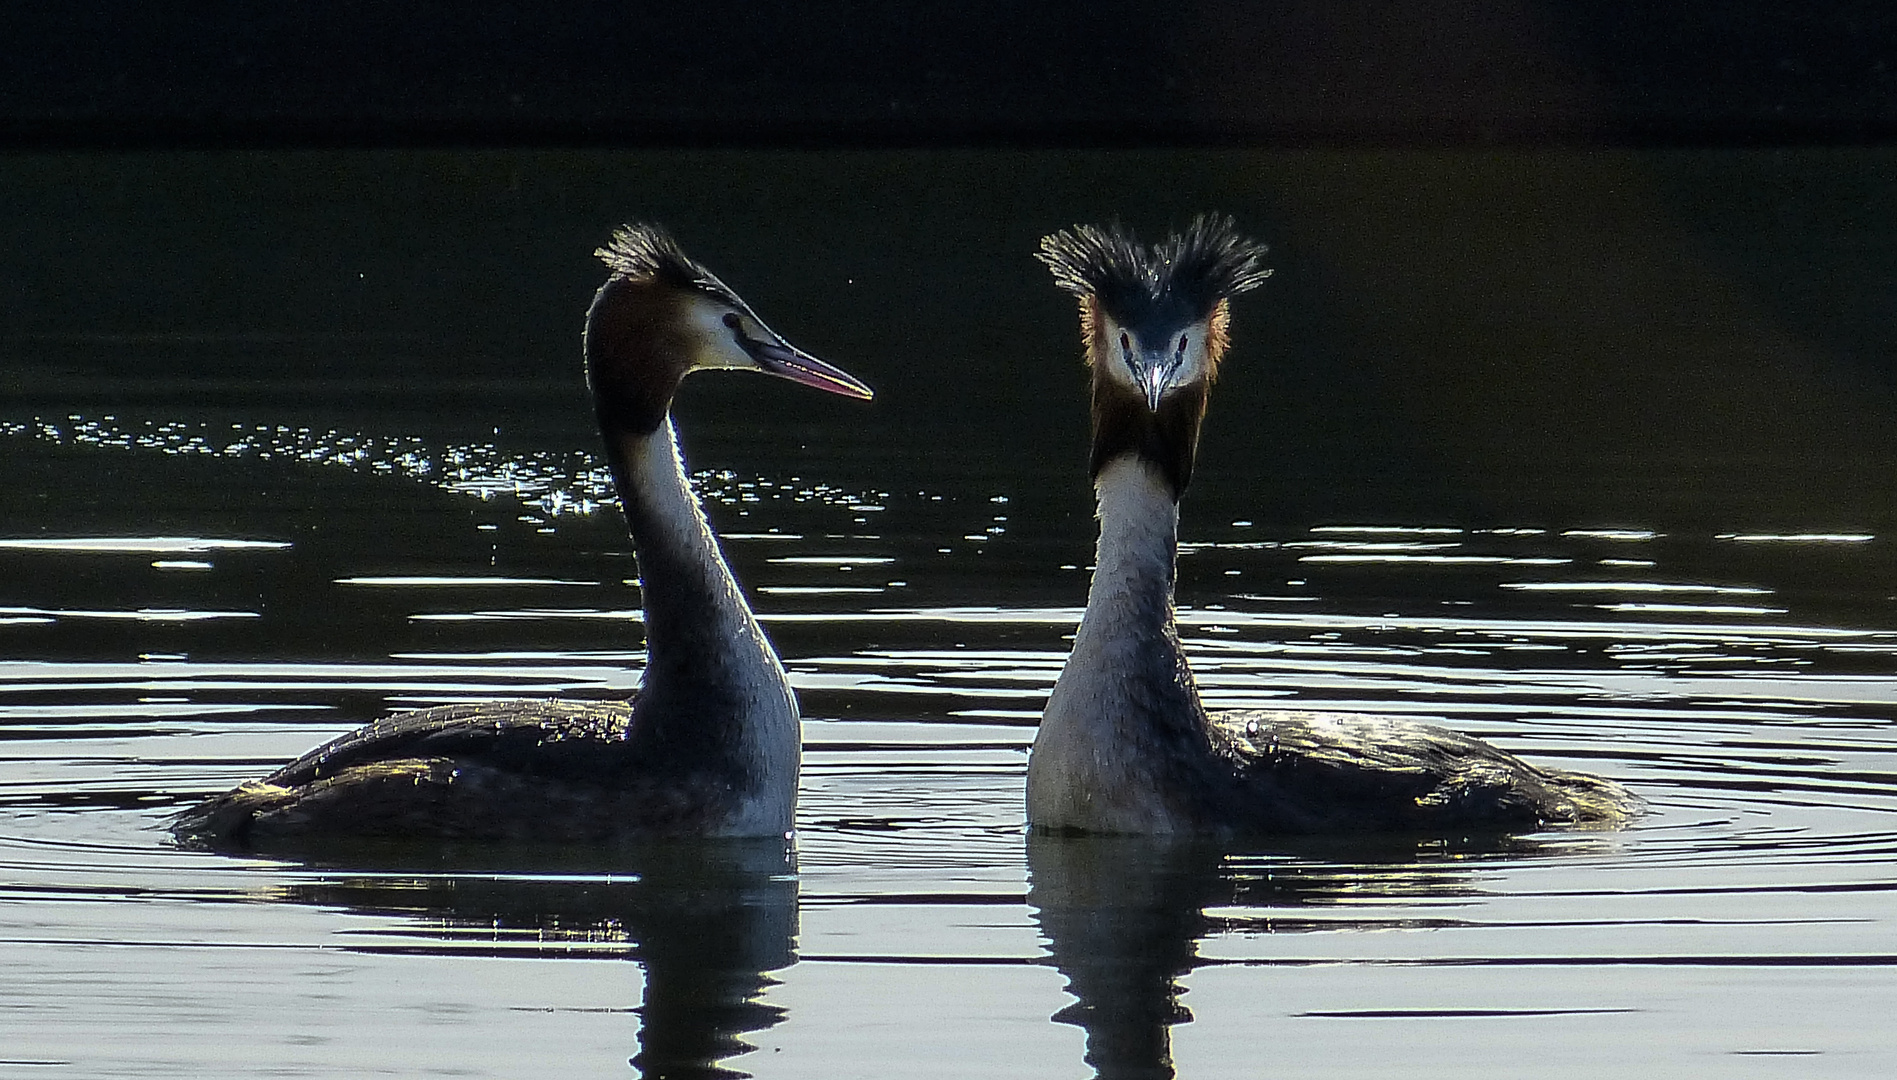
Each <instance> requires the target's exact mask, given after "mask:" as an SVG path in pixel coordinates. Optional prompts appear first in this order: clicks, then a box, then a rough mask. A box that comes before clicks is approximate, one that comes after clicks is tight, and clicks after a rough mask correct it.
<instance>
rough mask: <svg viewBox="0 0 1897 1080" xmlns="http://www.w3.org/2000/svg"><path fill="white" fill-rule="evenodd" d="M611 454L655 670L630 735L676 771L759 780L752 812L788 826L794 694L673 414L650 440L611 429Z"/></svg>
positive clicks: (794, 755)
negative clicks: (689, 462)
mask: <svg viewBox="0 0 1897 1080" xmlns="http://www.w3.org/2000/svg"><path fill="white" fill-rule="evenodd" d="M607 451H608V456H609V458H611V459H612V464H613V472H614V479H615V480H616V481H617V482H618V486H619V494H620V501H621V503H622V504H623V506H624V509H625V513H626V522H627V525H628V527H629V528H630V529H631V532H632V542H633V548H634V550H635V551H636V552H637V553H638V558H639V582H640V595H641V598H642V604H643V607H644V609H645V610H644V618H645V632H646V671H645V679H644V683H643V685H642V686H641V687H640V691H639V698H638V701H637V703H636V705H635V710H636V712H635V715H636V719H635V722H634V726H633V732H632V735H631V738H632V739H634V740H637V741H644V742H647V743H649V744H651V745H652V746H653V747H654V748H655V749H656V750H657V752H659V753H661V754H663V755H664V757H665V758H666V759H667V760H668V761H675V762H677V763H678V771H681V772H684V771H689V770H692V769H701V768H702V769H707V770H712V771H717V772H732V773H735V774H737V775H739V776H741V777H743V778H744V779H745V781H746V782H748V783H750V784H755V786H756V788H757V790H758V793H759V794H758V804H757V805H756V806H754V807H751V808H750V809H749V810H748V811H747V813H754V814H756V815H761V816H762V818H766V819H769V820H772V821H774V820H777V819H781V820H782V828H783V829H785V830H788V829H789V828H790V827H791V808H792V804H793V802H794V800H795V795H796V786H797V784H796V777H797V760H798V751H799V743H800V731H799V724H798V716H797V702H796V698H795V697H794V696H793V695H792V694H791V691H790V684H789V681H788V680H787V679H786V678H785V676H784V668H783V665H782V664H780V663H779V662H778V659H777V652H776V650H774V649H772V648H771V644H770V642H769V641H768V640H766V639H765V637H764V632H763V630H762V629H760V628H759V626H758V624H757V620H756V619H755V618H754V617H753V616H752V614H751V607H750V605H749V604H747V603H745V600H744V595H743V594H742V593H741V592H739V590H738V583H737V581H736V580H734V579H733V578H732V576H731V570H730V568H729V567H728V566H726V565H725V560H724V556H723V554H722V553H721V552H720V551H719V550H718V541H717V539H716V538H715V537H714V536H713V535H712V531H711V525H710V523H709V522H707V521H706V519H705V512H704V509H703V508H702V507H701V506H700V505H699V503H698V498H697V496H695V495H694V494H693V493H692V489H691V483H690V481H689V480H688V479H687V477H686V475H685V466H684V462H683V461H682V460H681V459H680V457H679V452H678V439H677V436H676V434H675V432H674V431H673V427H672V421H671V418H670V417H669V416H668V417H667V418H666V420H665V422H664V423H663V424H661V425H660V426H659V427H658V428H657V429H656V430H654V431H652V432H649V433H645V434H637V433H631V432H623V431H619V432H614V431H609V432H608V434H607ZM748 824H752V825H755V824H757V823H756V822H750V823H748ZM768 828H769V826H768V824H767V825H766V826H765V828H764V829H762V830H758V829H749V828H747V829H744V830H742V831H768Z"/></svg>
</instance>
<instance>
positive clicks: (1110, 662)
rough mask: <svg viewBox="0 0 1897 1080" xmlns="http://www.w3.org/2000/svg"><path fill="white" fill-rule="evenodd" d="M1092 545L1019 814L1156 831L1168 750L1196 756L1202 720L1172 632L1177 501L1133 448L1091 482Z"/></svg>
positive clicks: (1058, 822) (1043, 820)
mask: <svg viewBox="0 0 1897 1080" xmlns="http://www.w3.org/2000/svg"><path fill="white" fill-rule="evenodd" d="M1094 488H1095V491H1096V493H1097V495H1098V497H1099V514H1100V545H1099V549H1098V554H1097V556H1096V559H1095V568H1094V574H1093V587H1092V589H1091V590H1090V591H1089V592H1088V594H1087V610H1086V614H1084V615H1083V616H1082V617H1081V620H1080V629H1079V630H1078V631H1077V632H1076V633H1075V635H1074V649H1073V653H1072V654H1071V655H1069V656H1068V658H1067V664H1066V666H1065V667H1063V668H1062V669H1061V673H1060V678H1059V679H1057V680H1056V681H1055V683H1054V690H1053V693H1052V694H1051V695H1050V696H1049V697H1048V701H1047V710H1046V712H1045V714H1044V715H1043V716H1042V719H1041V727H1040V731H1039V732H1038V733H1037V734H1036V736H1035V740H1034V750H1033V754H1032V755H1031V757H1030V759H1029V762H1028V820H1029V822H1030V823H1032V824H1033V825H1035V826H1036V827H1039V828H1082V829H1088V830H1092V831H1107V832H1114V831H1124V832H1163V831H1167V825H1166V822H1167V821H1169V820H1170V819H1171V817H1172V815H1173V809H1172V807H1171V805H1170V801H1169V800H1168V799H1167V798H1166V797H1165V794H1164V787H1165V785H1164V783H1163V782H1162V781H1160V780H1158V779H1157V776H1158V775H1159V774H1160V773H1163V772H1164V771H1165V769H1166V763H1167V761H1168V760H1170V759H1173V758H1175V757H1177V756H1178V755H1186V756H1187V757H1189V758H1193V759H1198V758H1202V757H1203V756H1204V755H1205V754H1207V753H1208V752H1209V751H1208V735H1207V722H1206V718H1205V712H1204V709H1203V708H1202V707H1201V706H1200V704H1199V695H1198V688H1197V687H1196V686H1195V685H1194V684H1193V681H1192V672H1191V670H1190V669H1189V668H1188V667H1187V666H1186V660H1185V654H1184V652H1183V651H1182V650H1181V649H1180V646H1179V638H1178V635H1177V632H1176V631H1175V630H1174V627H1173V607H1172V590H1173V565H1174V559H1175V557H1176V555H1177V549H1178V528H1179V508H1178V506H1177V504H1175V503H1174V502H1173V498H1172V491H1171V488H1170V487H1169V486H1168V485H1167V483H1166V480H1165V478H1164V477H1163V476H1162V475H1161V473H1160V472H1159V470H1157V469H1155V468H1154V467H1153V466H1152V465H1150V464H1148V463H1146V462H1145V461H1142V460H1141V459H1140V457H1139V456H1138V455H1136V454H1127V455H1123V456H1121V457H1118V458H1115V459H1114V460H1113V461H1111V462H1109V463H1108V464H1107V465H1106V466H1105V467H1104V468H1102V469H1101V470H1100V473H1099V475H1098V476H1097V477H1096V478H1095V480H1094Z"/></svg>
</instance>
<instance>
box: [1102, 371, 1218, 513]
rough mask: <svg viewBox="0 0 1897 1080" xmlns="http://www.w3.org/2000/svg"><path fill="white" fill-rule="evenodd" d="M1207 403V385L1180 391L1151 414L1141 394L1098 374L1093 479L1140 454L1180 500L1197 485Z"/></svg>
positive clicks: (1169, 395) (1167, 396)
mask: <svg viewBox="0 0 1897 1080" xmlns="http://www.w3.org/2000/svg"><path fill="white" fill-rule="evenodd" d="M1205 401H1206V394H1205V387H1204V386H1203V385H1199V386H1187V387H1181V388H1180V389H1178V390H1175V391H1173V392H1172V393H1170V394H1167V395H1166V396H1165V397H1164V398H1162V399H1160V402H1159V410H1158V411H1157V412H1149V411H1148V410H1147V408H1146V401H1145V399H1144V398H1142V397H1141V396H1140V395H1139V394H1138V392H1136V391H1134V390H1131V389H1129V388H1127V387H1123V386H1119V385H1117V384H1113V383H1109V382H1108V381H1107V380H1106V379H1105V378H1104V377H1101V376H1099V375H1098V374H1096V376H1095V377H1094V381H1093V462H1092V466H1091V468H1092V475H1094V476H1095V477H1098V476H1099V475H1100V470H1101V469H1104V468H1106V466H1107V463H1108V462H1110V461H1112V460H1113V459H1115V458H1117V457H1120V456H1122V455H1125V454H1137V455H1139V456H1140V458H1142V459H1144V460H1145V461H1147V462H1148V463H1150V464H1151V465H1153V467H1155V468H1157V469H1158V470H1159V472H1160V475H1162V476H1164V477H1165V478H1166V483H1167V485H1168V486H1169V487H1170V488H1171V489H1172V497H1173V501H1175V502H1177V501H1178V500H1179V497H1180V496H1182V495H1184V494H1185V492H1186V485H1187V484H1188V483H1190V482H1191V481H1192V462H1193V458H1194V457H1195V456H1196V455H1197V453H1198V449H1199V425H1200V422H1201V421H1203V420H1204V419H1205Z"/></svg>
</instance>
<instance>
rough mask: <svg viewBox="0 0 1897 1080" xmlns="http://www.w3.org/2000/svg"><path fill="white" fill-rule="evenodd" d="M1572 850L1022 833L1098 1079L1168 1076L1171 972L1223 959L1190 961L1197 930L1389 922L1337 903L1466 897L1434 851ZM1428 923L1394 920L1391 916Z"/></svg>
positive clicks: (1201, 935)
mask: <svg viewBox="0 0 1897 1080" xmlns="http://www.w3.org/2000/svg"><path fill="white" fill-rule="evenodd" d="M1577 842H1579V841H1577ZM1572 850H1573V848H1572V846H1571V845H1568V846H1563V845H1559V844H1549V843H1543V842H1539V841H1536V840H1534V839H1530V838H1522V837H1504V836H1496V837H1493V838H1479V839H1469V840H1461V841H1457V842H1455V843H1453V844H1448V843H1446V842H1443V841H1435V840H1416V839H1410V838H1403V837H1359V838H1340V839H1336V840H1328V839H1310V840H1301V841H1299V842H1298V843H1297V844H1296V846H1294V847H1289V848H1283V849H1281V850H1280V851H1277V852H1273V853H1271V854H1254V853H1252V852H1250V851H1243V852H1241V851H1236V850H1234V849H1230V848H1222V847H1219V846H1216V845H1213V844H1208V843H1204V842H1195V841H1190V840H1176V839H1166V838H1163V837H1139V836H1062V835H1030V836H1029V837H1028V873H1029V886H1028V906H1029V907H1030V908H1031V909H1032V911H1033V914H1034V917H1035V919H1036V920H1037V921H1038V922H1039V924H1040V928H1041V935H1042V937H1043V938H1044V939H1045V943H1046V946H1047V950H1048V952H1049V954H1050V957H1051V959H1052V961H1053V964H1054V967H1055V969H1056V970H1058V971H1059V972H1060V973H1061V974H1062V975H1063V976H1065V977H1066V979H1067V992H1068V993H1070V994H1072V995H1073V996H1074V998H1075V999H1076V1000H1075V1002H1074V1004H1072V1005H1069V1006H1068V1007H1067V1008H1065V1009H1062V1010H1061V1011H1060V1012H1057V1013H1055V1014H1054V1017H1053V1018H1054V1019H1055V1020H1056V1021H1059V1022H1061V1023H1068V1024H1073V1025H1076V1026H1077V1027H1080V1028H1081V1029H1083V1030H1084V1031H1085V1032H1086V1035H1087V1052H1086V1061H1087V1064H1089V1065H1091V1066H1093V1068H1094V1071H1095V1075H1096V1076H1098V1077H1100V1078H1101V1080H1169V1078H1171V1077H1172V1076H1173V1075H1174V1070H1173V1062H1172V1032H1171V1029H1172V1027H1173V1026H1174V1025H1175V1024H1185V1023H1190V1022H1191V1021H1192V1013H1191V1011H1190V1010H1189V1009H1187V1008H1186V1006H1185V1005H1184V1004H1182V1003H1181V1002H1180V997H1181V996H1182V995H1183V994H1184V993H1185V989H1184V988H1183V987H1182V986H1180V984H1179V980H1180V979H1181V978H1183V977H1184V976H1185V975H1187V974H1189V973H1190V972H1192V971H1193V970H1194V969H1195V968H1199V967H1203V966H1206V965H1208V964H1213V963H1218V962H1219V961H1216V960H1208V959H1206V958H1204V957H1202V956H1200V954H1199V945H1200V942H1202V941H1204V940H1206V939H1207V938H1209V937H1211V936H1213V935H1216V934H1222V933H1235V932H1242V933H1286V932H1291V933H1295V932H1299V931H1307V930H1315V929H1325V930H1340V929H1351V928H1353V927H1355V928H1362V929H1368V928H1372V927H1375V928H1389V927H1390V926H1391V925H1393V923H1392V920H1391V919H1390V918H1388V917H1377V916H1366V917H1364V918H1362V919H1361V920H1356V921H1355V922H1354V923H1353V921H1352V920H1350V919H1348V918H1338V917H1336V916H1337V912H1336V908H1335V907H1334V906H1333V905H1335V904H1336V903H1337V901H1339V900H1341V899H1343V898H1345V897H1349V898H1351V899H1357V900H1361V899H1362V898H1363V897H1365V896H1384V897H1387V898H1389V899H1390V900H1391V901H1392V902H1393V903H1397V902H1401V901H1402V900H1403V899H1405V898H1411V899H1417V898H1424V897H1428V898H1441V897H1446V896H1466V895H1470V894H1472V893H1474V892H1476V887H1475V884H1474V882H1473V875H1472V874H1471V873H1470V871H1469V870H1468V869H1467V868H1466V867H1459V866H1458V865H1456V864H1452V863H1450V862H1447V861H1443V862H1437V861H1435V860H1437V859H1444V860H1447V859H1452V858H1453V859H1457V860H1461V859H1466V858H1468V857H1469V856H1471V855H1482V854H1494V855H1507V856H1510V857H1521V856H1532V855H1536V854H1555V853H1557V852H1559V853H1571V852H1572ZM1300 909H1302V910H1305V911H1309V912H1312V914H1314V915H1315V914H1316V913H1317V912H1318V910H1320V909H1327V910H1325V911H1324V917H1323V918H1321V919H1320V918H1311V919H1300V918H1299V917H1298V916H1297V914H1296V913H1297V911H1298V910H1300ZM1209 910H1211V911H1217V912H1218V914H1216V915H1215V914H1209V913H1208V911H1209ZM1235 912H1236V913H1235ZM1287 916H1289V917H1288V918H1287ZM1438 922H1440V920H1438V919H1434V918H1428V919H1425V918H1417V919H1409V918H1402V917H1399V918H1398V919H1397V920H1396V921H1395V925H1405V926H1415V925H1423V924H1430V923H1438Z"/></svg>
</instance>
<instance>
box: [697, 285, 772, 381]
mask: <svg viewBox="0 0 1897 1080" xmlns="http://www.w3.org/2000/svg"><path fill="white" fill-rule="evenodd" d="M686 310H687V313H688V314H687V316H686V318H687V320H688V321H689V322H690V324H691V328H692V338H693V339H694V340H695V341H697V342H698V350H697V351H698V355H697V357H696V358H695V362H694V363H693V364H692V366H693V367H699V368H755V367H757V363H756V361H754V360H752V359H751V357H750V356H749V354H747V353H746V352H745V351H744V350H743V349H741V348H739V347H738V341H737V338H736V337H735V336H734V332H733V331H732V329H731V327H729V326H726V325H725V316H726V315H728V314H730V312H731V309H730V308H727V307H725V306H724V305H722V304H715V303H713V302H711V301H710V300H702V299H696V298H695V299H693V301H692V303H691V306H690V307H689V308H687V309H686Z"/></svg>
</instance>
